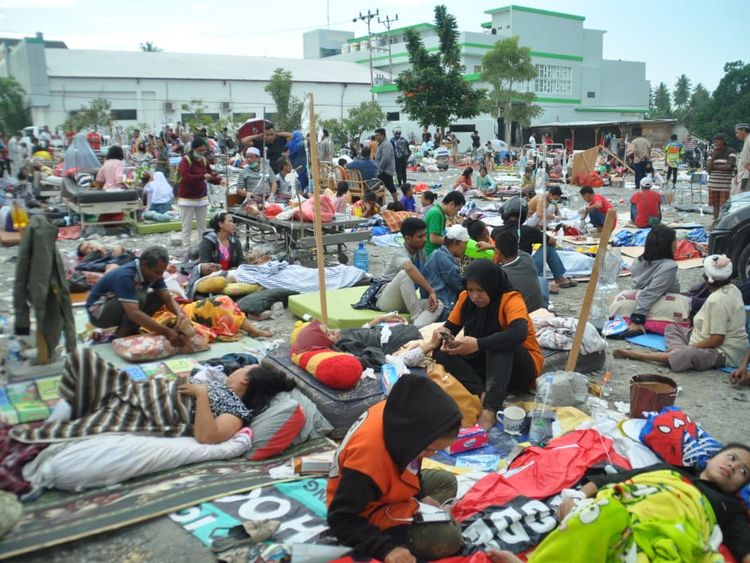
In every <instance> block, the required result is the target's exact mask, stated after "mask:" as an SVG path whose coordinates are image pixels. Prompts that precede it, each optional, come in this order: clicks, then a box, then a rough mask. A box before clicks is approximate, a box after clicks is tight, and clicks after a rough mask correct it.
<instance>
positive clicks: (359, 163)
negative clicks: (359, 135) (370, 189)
mask: <svg viewBox="0 0 750 563" xmlns="http://www.w3.org/2000/svg"><path fill="white" fill-rule="evenodd" d="M346 167H347V169H349V170H359V173H360V174H362V179H363V180H364V181H365V182H367V181H369V180H376V179H377V177H378V165H377V163H376V162H375V161H374V160H371V159H370V147H362V158H358V159H357V160H352V161H351V162H350V163H349V164H347V165H346Z"/></svg>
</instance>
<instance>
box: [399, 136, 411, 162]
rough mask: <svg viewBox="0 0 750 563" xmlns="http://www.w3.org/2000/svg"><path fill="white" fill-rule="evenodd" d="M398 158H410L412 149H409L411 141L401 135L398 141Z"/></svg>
mask: <svg viewBox="0 0 750 563" xmlns="http://www.w3.org/2000/svg"><path fill="white" fill-rule="evenodd" d="M395 148H396V158H409V156H410V155H411V151H410V150H409V141H407V140H406V139H404V138H403V137H400V138H399V139H398V140H397V141H396V147H395Z"/></svg>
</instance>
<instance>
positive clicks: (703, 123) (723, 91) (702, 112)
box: [693, 61, 750, 149]
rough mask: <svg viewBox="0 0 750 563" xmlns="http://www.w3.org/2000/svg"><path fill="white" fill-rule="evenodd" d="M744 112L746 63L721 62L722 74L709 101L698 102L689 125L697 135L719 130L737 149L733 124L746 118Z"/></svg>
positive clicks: (748, 88) (748, 89) (748, 83)
mask: <svg viewBox="0 0 750 563" xmlns="http://www.w3.org/2000/svg"><path fill="white" fill-rule="evenodd" d="M696 89H697V88H696ZM701 95H702V94H701ZM698 101H700V98H698ZM748 115H750V64H745V63H744V62H743V61H734V62H730V63H727V64H725V65H724V77H723V78H722V79H721V80H720V81H719V85H718V86H717V87H716V90H714V92H713V94H712V95H711V99H710V101H709V102H708V103H704V104H702V105H699V107H698V109H697V110H696V111H695V117H694V122H693V128H694V130H695V133H696V134H697V135H699V136H701V137H703V138H707V139H710V138H711V137H712V136H713V135H715V134H716V133H723V134H724V135H726V137H727V142H728V144H730V145H732V146H734V147H735V148H738V149H739V148H740V144H739V142H738V141H737V140H736V138H735V136H734V126H735V124H736V123H738V122H741V121H746V120H747V116H748Z"/></svg>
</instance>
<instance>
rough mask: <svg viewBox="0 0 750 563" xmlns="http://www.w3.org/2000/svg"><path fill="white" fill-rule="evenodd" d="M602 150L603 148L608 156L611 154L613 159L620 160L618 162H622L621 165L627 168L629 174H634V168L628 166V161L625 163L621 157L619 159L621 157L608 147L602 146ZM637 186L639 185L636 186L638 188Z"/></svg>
mask: <svg viewBox="0 0 750 563" xmlns="http://www.w3.org/2000/svg"><path fill="white" fill-rule="evenodd" d="M602 150H603V151H604V152H605V153H607V154H608V155H609V156H611V157H612V158H614V159H615V160H616V161H617V162H620V163H622V165H623V166H624V167H625V168H626V169H627V170H629V171H630V173H631V174H635V171H634V170H633V169H632V168H631V167H630V166H628V163H627V162H625V161H624V160H623V159H621V158H620V157H619V156H617V155H616V154H615V153H613V152H612V151H611V150H609V149H608V148H607V147H602ZM638 187H639V186H636V188H638Z"/></svg>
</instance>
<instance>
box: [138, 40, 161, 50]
mask: <svg viewBox="0 0 750 563" xmlns="http://www.w3.org/2000/svg"><path fill="white" fill-rule="evenodd" d="M138 47H139V48H140V49H141V51H143V52H144V53H159V52H160V51H162V49H160V48H159V47H157V46H156V45H154V43H153V42H152V41H146V42H145V43H140V44H139V45H138Z"/></svg>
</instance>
